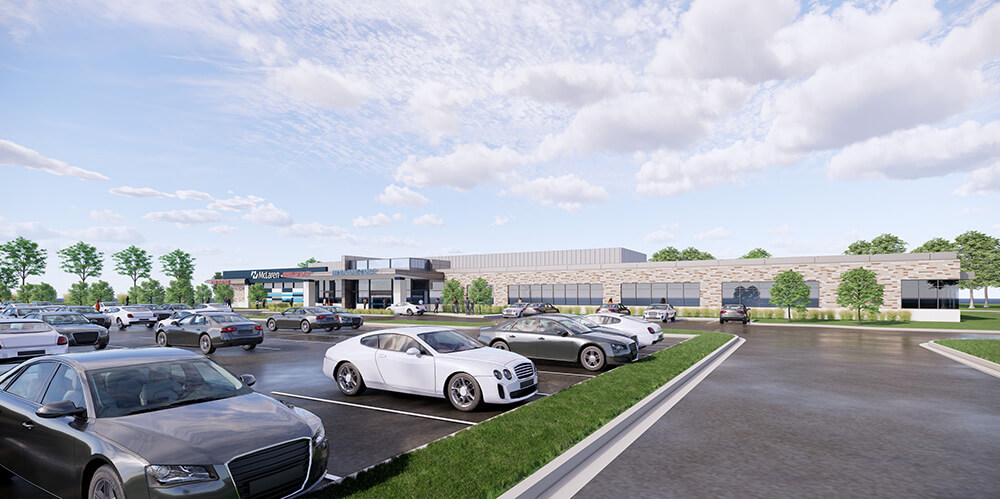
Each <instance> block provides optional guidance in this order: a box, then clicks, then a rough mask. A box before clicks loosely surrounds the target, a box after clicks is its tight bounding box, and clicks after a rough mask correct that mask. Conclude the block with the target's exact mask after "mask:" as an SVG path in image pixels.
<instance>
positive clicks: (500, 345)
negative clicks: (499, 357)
mask: <svg viewBox="0 0 1000 499" xmlns="http://www.w3.org/2000/svg"><path fill="white" fill-rule="evenodd" d="M490 346H491V347H493V348H496V349H497V350H507V351H510V345H508V344H507V342H506V341H504V340H497V341H494V342H493V344H492V345H490Z"/></svg>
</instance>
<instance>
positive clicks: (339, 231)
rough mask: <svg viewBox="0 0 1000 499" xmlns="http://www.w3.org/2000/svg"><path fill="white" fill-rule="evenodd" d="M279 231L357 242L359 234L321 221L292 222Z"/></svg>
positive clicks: (287, 234) (284, 234)
mask: <svg viewBox="0 0 1000 499" xmlns="http://www.w3.org/2000/svg"><path fill="white" fill-rule="evenodd" d="M279 233H280V234H281V235H283V236H288V237H308V238H313V237H323V238H331V239H338V240H341V241H348V242H355V241H357V240H358V238H357V236H355V235H353V234H351V233H350V232H348V231H347V229H344V228H342V227H337V226H334V225H324V224H321V223H319V222H312V223H307V224H292V225H289V226H288V227H285V228H283V229H281V230H280V231H279Z"/></svg>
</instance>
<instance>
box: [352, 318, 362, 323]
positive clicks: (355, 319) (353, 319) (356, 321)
mask: <svg viewBox="0 0 1000 499" xmlns="http://www.w3.org/2000/svg"><path fill="white" fill-rule="evenodd" d="M351 324H361V317H351Z"/></svg>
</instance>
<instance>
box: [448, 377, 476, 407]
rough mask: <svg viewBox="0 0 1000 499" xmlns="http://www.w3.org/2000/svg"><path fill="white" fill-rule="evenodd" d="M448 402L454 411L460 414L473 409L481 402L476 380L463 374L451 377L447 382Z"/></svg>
mask: <svg viewBox="0 0 1000 499" xmlns="http://www.w3.org/2000/svg"><path fill="white" fill-rule="evenodd" d="M448 400H449V401H450V402H451V405H452V406H454V407H455V409H458V410H460V411H462V412H469V411H471V410H473V409H475V408H476V407H477V406H478V405H479V402H481V401H482V400H483V394H482V392H481V391H480V390H479V383H477V382H476V378H473V377H472V376H470V375H468V374H465V373H458V374H456V375H454V376H452V378H451V380H449V381H448Z"/></svg>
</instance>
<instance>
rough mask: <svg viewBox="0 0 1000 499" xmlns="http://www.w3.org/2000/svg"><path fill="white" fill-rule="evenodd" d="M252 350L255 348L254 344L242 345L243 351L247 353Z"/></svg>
mask: <svg viewBox="0 0 1000 499" xmlns="http://www.w3.org/2000/svg"><path fill="white" fill-rule="evenodd" d="M254 348H257V344H256V343H254V344H253V345H243V349H244V350H246V351H248V352H249V351H250V350H253V349H254Z"/></svg>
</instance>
